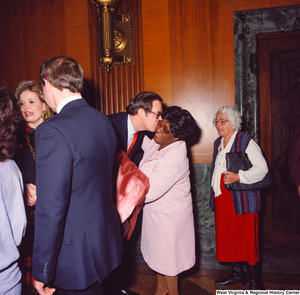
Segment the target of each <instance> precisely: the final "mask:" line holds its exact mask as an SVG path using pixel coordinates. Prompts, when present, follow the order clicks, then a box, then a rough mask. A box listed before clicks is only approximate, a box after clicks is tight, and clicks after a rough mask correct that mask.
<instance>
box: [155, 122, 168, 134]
mask: <svg viewBox="0 0 300 295" xmlns="http://www.w3.org/2000/svg"><path fill="white" fill-rule="evenodd" d="M161 127H163V126H162V121H158V123H157V128H156V129H157V130H158V129H160V128H161ZM163 133H164V134H169V133H172V131H171V130H170V129H167V128H166V127H163Z"/></svg>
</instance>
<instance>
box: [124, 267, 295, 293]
mask: <svg viewBox="0 0 300 295" xmlns="http://www.w3.org/2000/svg"><path fill="white" fill-rule="evenodd" d="M229 274H230V271H227V270H205V269H201V270H199V271H197V272H195V273H191V274H188V273H186V274H184V275H182V277H181V278H180V294H181V295H199V294H202V295H209V294H216V290H222V289H223V290H224V289H225V288H221V287H216V286H215V280H216V279H221V278H225V277H226V276H227V275H229ZM263 283H264V285H265V287H266V289H267V290H300V275H296V274H272V273H264V274H263ZM155 287H156V276H155V273H154V272H153V271H152V270H151V269H149V267H148V266H146V265H139V266H136V269H135V271H134V275H133V276H132V280H131V282H129V284H128V288H129V289H130V290H132V291H135V292H137V293H139V294H140V295H153V294H154V293H155ZM226 289H228V290H247V289H248V284H247V285H246V286H240V285H239V284H235V285H231V286H230V287H228V288H226Z"/></svg>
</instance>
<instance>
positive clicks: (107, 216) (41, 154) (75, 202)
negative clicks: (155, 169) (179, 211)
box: [33, 99, 122, 289]
mask: <svg viewBox="0 0 300 295" xmlns="http://www.w3.org/2000/svg"><path fill="white" fill-rule="evenodd" d="M116 144H117V141H116V137H115V134H114V131H113V128H112V126H111V124H110V123H109V120H108V119H107V118H106V117H105V116H104V115H103V114H101V113H100V112H98V111H96V110H95V109H93V108H91V107H89V106H88V104H87V103H86V102H85V101H84V100H83V99H80V100H76V101H73V102H70V103H68V104H67V105H66V106H65V107H64V108H63V109H62V111H61V112H60V113H59V114H57V115H56V116H54V117H53V118H51V119H50V120H48V121H46V122H45V123H43V124H41V125H40V126H39V128H38V129H37V131H36V159H37V182H36V183H37V205H36V206H37V214H36V231H35V235H36V239H35V244H36V245H35V252H34V261H35V265H36V266H35V268H34V270H33V271H34V278H35V279H37V280H39V279H40V280H41V281H45V277H47V281H48V280H49V279H50V280H51V279H52V278H53V277H54V276H55V284H56V285H57V286H58V287H60V288H63V289H64V288H65V289H84V288H86V287H88V286H90V285H91V284H93V283H94V282H96V281H97V280H98V281H102V280H103V279H104V278H105V277H106V276H107V275H108V273H109V272H110V271H111V270H112V269H114V268H115V267H117V266H118V265H119V263H120V255H121V252H122V242H121V234H120V226H119V217H118V214H117V211H116V209H115V206H114V204H113V199H112V167H113V162H114V157H115V150H116ZM47 219H49V220H51V222H49V223H48V222H47V224H43V221H45V220H47ZM39 221H40V223H39ZM45 228H47V230H46V231H45ZM48 237H49V238H48ZM45 241H47V243H46V242H45ZM56 261H57V264H56Z"/></svg>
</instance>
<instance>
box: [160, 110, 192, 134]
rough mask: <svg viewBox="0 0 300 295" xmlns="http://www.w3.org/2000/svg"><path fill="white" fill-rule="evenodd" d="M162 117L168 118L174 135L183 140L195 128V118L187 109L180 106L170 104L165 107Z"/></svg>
mask: <svg viewBox="0 0 300 295" xmlns="http://www.w3.org/2000/svg"><path fill="white" fill-rule="evenodd" d="M162 118H163V119H166V120H168V122H169V125H170V129H171V132H172V133H173V136H174V137H178V138H179V139H182V140H184V139H185V138H186V137H188V136H189V135H191V134H192V133H193V131H194V128H195V119H194V118H193V116H192V115H191V114H190V113H189V111H187V110H183V109H182V108H181V107H178V106H172V107H169V108H167V109H166V110H165V111H164V112H163V114H162Z"/></svg>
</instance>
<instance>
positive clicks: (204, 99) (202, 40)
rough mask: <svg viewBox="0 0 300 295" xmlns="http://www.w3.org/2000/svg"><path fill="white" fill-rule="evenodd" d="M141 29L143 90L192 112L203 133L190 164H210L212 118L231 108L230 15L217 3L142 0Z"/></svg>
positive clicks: (231, 21)
mask: <svg viewBox="0 0 300 295" xmlns="http://www.w3.org/2000/svg"><path fill="white" fill-rule="evenodd" d="M153 15H157V19H158V20H159V21H153V20H154V17H153ZM162 18H163V19H162ZM143 29H144V36H143V37H144V63H145V88H146V89H148V88H151V89H153V90H154V91H159V93H160V94H161V95H162V97H163V99H164V102H165V103H166V104H167V105H179V106H181V107H183V108H186V109H188V110H189V111H190V112H191V113H192V115H193V116H194V117H195V119H196V120H197V123H198V125H199V127H200V129H201V131H202V135H201V139H200V141H199V143H198V144H196V145H195V146H193V147H192V153H193V161H194V162H195V163H210V162H211V157H212V144H213V141H214V140H215V139H216V137H217V132H216V131H215V128H214V126H213V125H212V120H213V116H214V114H215V112H216V111H217V110H218V108H219V107H221V106H222V105H224V104H230V105H234V51H233V12H232V10H230V9H229V8H228V6H224V5H222V1H220V0H218V1H217V0H215V1H208V0H204V1H189V4H188V5H187V3H186V2H184V1H163V2H161V1H152V2H151V5H150V3H149V2H148V1H147V0H144V1H143ZM224 29H227V30H230V34H229V36H227V35H224ZM159 32H160V33H159ZM229 65H230V66H229Z"/></svg>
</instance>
